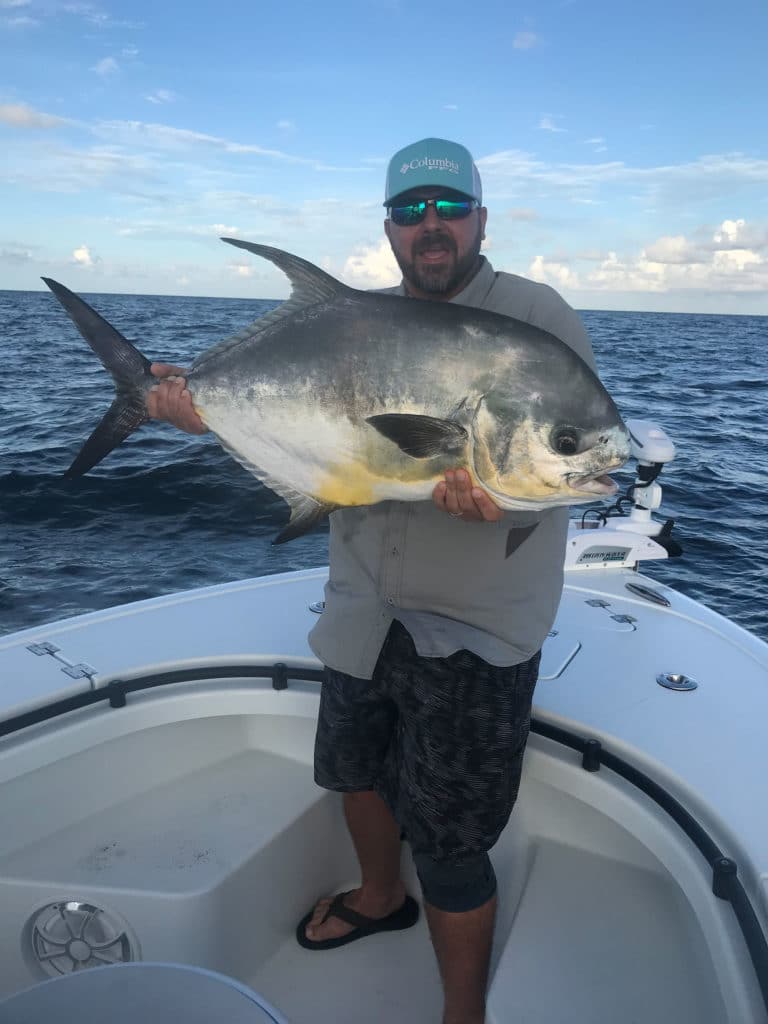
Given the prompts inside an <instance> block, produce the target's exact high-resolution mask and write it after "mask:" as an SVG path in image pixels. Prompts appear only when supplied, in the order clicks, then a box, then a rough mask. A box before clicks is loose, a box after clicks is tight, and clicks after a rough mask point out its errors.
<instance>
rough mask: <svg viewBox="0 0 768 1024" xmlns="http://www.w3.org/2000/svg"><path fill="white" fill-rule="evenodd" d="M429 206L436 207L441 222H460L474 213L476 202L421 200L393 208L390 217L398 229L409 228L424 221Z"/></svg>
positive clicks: (470, 200)
mask: <svg viewBox="0 0 768 1024" xmlns="http://www.w3.org/2000/svg"><path fill="white" fill-rule="evenodd" d="M428 206H434V208H435V211H436V213H437V216H438V217H439V218H440V219H441V220H460V219H461V218H462V217H467V216H468V215H469V214H470V213H471V212H472V210H473V209H474V207H475V202H474V200H473V199H421V200H419V202H417V203H408V204H407V205H406V206H392V207H390V210H389V215H390V217H391V218H392V220H393V221H394V222H395V224H397V225H398V227H401V228H409V227H413V226H414V224H420V223H421V222H422V221H423V220H424V218H425V217H426V215H427V207H428Z"/></svg>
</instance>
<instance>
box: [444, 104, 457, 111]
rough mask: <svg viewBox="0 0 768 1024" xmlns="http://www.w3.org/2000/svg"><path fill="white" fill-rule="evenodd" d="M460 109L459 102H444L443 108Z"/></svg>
mask: <svg viewBox="0 0 768 1024" xmlns="http://www.w3.org/2000/svg"><path fill="white" fill-rule="evenodd" d="M458 109H459V105H458V103H444V104H443V110H458Z"/></svg>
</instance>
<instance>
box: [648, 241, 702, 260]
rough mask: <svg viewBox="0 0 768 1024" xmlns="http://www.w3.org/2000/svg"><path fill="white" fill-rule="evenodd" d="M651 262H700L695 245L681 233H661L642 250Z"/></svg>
mask: <svg viewBox="0 0 768 1024" xmlns="http://www.w3.org/2000/svg"><path fill="white" fill-rule="evenodd" d="M642 255H643V258H644V259H646V260H649V261H650V262H651V263H670V264H673V263H677V264H683V263H700V262H701V258H700V256H699V255H698V249H697V247H696V246H695V245H694V244H693V243H692V242H690V241H689V240H688V239H687V238H685V237H684V236H683V235H663V236H662V237H661V238H658V239H656V241H655V242H652V243H651V244H650V245H649V246H648V247H647V248H646V249H644V250H643V254H642Z"/></svg>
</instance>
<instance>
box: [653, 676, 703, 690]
mask: <svg viewBox="0 0 768 1024" xmlns="http://www.w3.org/2000/svg"><path fill="white" fill-rule="evenodd" d="M656 682H657V683H658V684H659V686H664V687H665V688H666V689H667V690H695V689H696V687H697V686H698V685H699V684H698V683H697V682H696V680H695V679H691V678H690V677H689V676H684V675H683V674H682V673H680V672H660V673H659V674H658V675H657V676H656Z"/></svg>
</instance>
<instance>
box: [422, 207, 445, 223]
mask: <svg viewBox="0 0 768 1024" xmlns="http://www.w3.org/2000/svg"><path fill="white" fill-rule="evenodd" d="M423 223H424V224H426V225H427V227H430V228H434V227H437V226H438V225H439V224H442V221H441V220H440V218H439V217H438V216H437V208H436V207H435V204H434V203H429V204H428V205H427V212H426V214H425V215H424V221H423Z"/></svg>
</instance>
